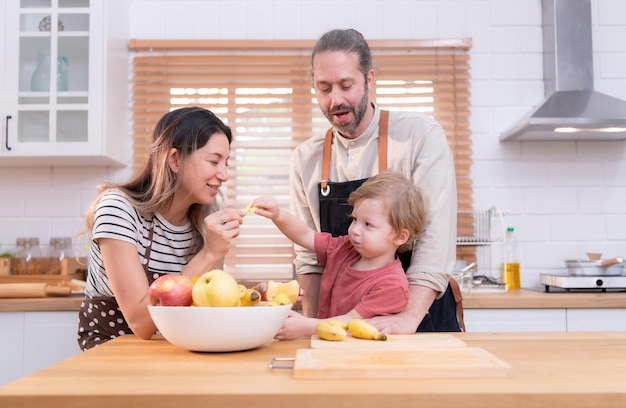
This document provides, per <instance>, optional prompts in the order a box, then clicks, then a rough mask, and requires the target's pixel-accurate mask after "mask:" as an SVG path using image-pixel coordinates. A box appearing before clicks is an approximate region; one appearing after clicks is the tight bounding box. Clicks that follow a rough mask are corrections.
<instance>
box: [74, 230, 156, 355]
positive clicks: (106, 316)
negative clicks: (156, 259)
mask: <svg viewBox="0 0 626 408" xmlns="http://www.w3.org/2000/svg"><path fill="white" fill-rule="evenodd" d="M152 235H153V228H150V235H149V237H148V240H149V244H148V247H147V248H146V252H145V254H144V265H143V270H144V271H145V273H146V277H147V278H148V285H150V284H152V282H154V280H155V279H156V278H158V277H159V276H160V275H162V274H159V273H157V272H150V271H149V269H148V264H149V262H150V253H151V251H152ZM78 323H79V324H78V345H79V347H80V348H81V349H82V350H88V349H90V348H92V347H95V346H97V345H98V344H102V343H104V342H106V341H108V340H111V339H114V338H116V337H118V336H123V335H124V334H132V333H133V331H132V330H131V329H130V328H129V327H128V323H126V319H124V315H122V311H121V310H120V307H119V305H118V304H117V300H115V297H112V296H95V297H88V296H85V299H84V300H83V302H82V303H81V305H80V312H79V313H78Z"/></svg>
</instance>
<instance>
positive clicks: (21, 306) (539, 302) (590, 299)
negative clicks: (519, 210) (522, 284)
mask: <svg viewBox="0 0 626 408" xmlns="http://www.w3.org/2000/svg"><path fill="white" fill-rule="evenodd" d="M82 299H83V296H82V295H72V296H69V297H47V298H32V299H0V312H11V311H59V310H70V311H71V310H78V309H79V308H80V303H81V301H82ZM463 307H464V308H465V309H598V308H626V292H609V293H602V292H589V293H576V292H550V293H545V292H541V291H534V290H528V289H514V290H510V291H508V292H506V293H469V294H465V295H463Z"/></svg>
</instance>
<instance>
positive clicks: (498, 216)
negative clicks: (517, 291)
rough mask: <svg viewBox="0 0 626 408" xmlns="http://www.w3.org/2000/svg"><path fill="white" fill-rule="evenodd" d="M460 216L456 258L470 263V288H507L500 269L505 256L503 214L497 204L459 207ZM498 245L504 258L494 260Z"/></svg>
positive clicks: (504, 289)
mask: <svg viewBox="0 0 626 408" xmlns="http://www.w3.org/2000/svg"><path fill="white" fill-rule="evenodd" d="M457 217H458V218H457V239H456V245H457V259H463V260H465V261H466V262H467V264H468V265H471V267H470V269H469V271H471V273H472V275H473V279H472V283H473V284H472V289H471V290H472V291H475V292H506V291H507V287H506V284H504V283H502V273H501V265H502V262H504V261H505V260H506V245H504V243H505V239H506V227H505V226H504V214H503V213H502V211H501V210H500V208H498V207H497V206H494V207H491V208H490V209H488V210H476V211H459V212H458V213H457ZM498 246H499V248H500V249H501V250H502V259H501V261H502V262H498V261H497V260H496V261H494V257H495V255H496V254H497V253H494V248H497V247H498ZM472 267H473V268H474V269H472ZM455 272H457V271H455Z"/></svg>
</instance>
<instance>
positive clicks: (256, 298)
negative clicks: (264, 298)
mask: <svg viewBox="0 0 626 408" xmlns="http://www.w3.org/2000/svg"><path fill="white" fill-rule="evenodd" d="M239 300H240V302H241V306H254V305H256V304H257V303H259V302H260V301H261V294H260V293H259V292H257V291H256V290H254V289H246V293H245V294H244V295H243V296H242V297H240V298H239Z"/></svg>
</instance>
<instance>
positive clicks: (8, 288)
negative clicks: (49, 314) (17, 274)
mask: <svg viewBox="0 0 626 408" xmlns="http://www.w3.org/2000/svg"><path fill="white" fill-rule="evenodd" d="M71 292H72V289H71V288H70V287H69V286H66V285H49V284H47V283H0V298H38V297H46V296H69V295H70V293H71Z"/></svg>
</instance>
